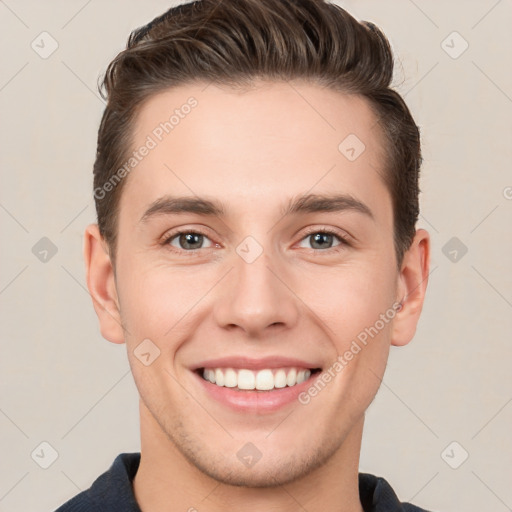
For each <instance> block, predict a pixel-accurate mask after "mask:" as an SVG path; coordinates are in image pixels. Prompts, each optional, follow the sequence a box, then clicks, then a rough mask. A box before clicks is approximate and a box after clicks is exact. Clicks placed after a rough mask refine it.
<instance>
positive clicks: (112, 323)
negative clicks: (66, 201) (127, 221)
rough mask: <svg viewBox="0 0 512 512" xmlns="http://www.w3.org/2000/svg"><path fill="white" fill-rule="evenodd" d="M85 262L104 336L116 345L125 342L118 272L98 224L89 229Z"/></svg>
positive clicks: (85, 246)
mask: <svg viewBox="0 0 512 512" xmlns="http://www.w3.org/2000/svg"><path fill="white" fill-rule="evenodd" d="M84 261H85V271H86V281H87V288H88V289H89V293H90V295H91V298H92V301H93V306H94V310H95V311H96V315H97V316H98V320H99V322H100V330H101V334H102V336H103V337H104V338H105V339H107V340H108V341H111V342H112V343H124V333H123V328H122V325H121V315H120V310H119V300H118V296H117V289H116V284H115V276H114V269H113V267H112V263H111V260H110V256H109V254H108V249H107V244H106V242H105V241H104V239H103V237H102V236H101V233H100V232H99V228H98V225H97V224H90V225H89V226H87V228H86V230H85V234H84Z"/></svg>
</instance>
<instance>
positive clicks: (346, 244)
mask: <svg viewBox="0 0 512 512" xmlns="http://www.w3.org/2000/svg"><path fill="white" fill-rule="evenodd" d="M318 233H322V234H326V235H333V236H334V237H336V238H337V239H338V241H339V242H340V243H339V244H338V245H336V246H334V247H329V248H327V249H311V250H312V251H315V252H318V253H322V252H323V253H329V254H332V253H333V252H338V251H342V250H343V249H345V248H346V247H351V244H350V242H349V241H348V238H347V237H345V236H343V235H341V234H340V233H339V232H337V231H336V230H334V229H332V228H328V227H325V228H321V229H319V228H311V229H309V230H308V231H307V232H306V233H305V234H304V236H303V237H302V238H301V239H300V241H301V242H302V241H303V240H304V239H306V238H308V237H309V236H311V235H316V234H318ZM184 234H187V235H202V236H204V237H206V238H208V235H207V234H206V233H203V232H202V231H200V230H197V231H194V230H187V229H184V230H181V231H175V232H172V233H171V234H169V235H167V236H165V237H164V239H163V240H162V242H161V244H162V245H163V246H167V247H168V248H169V249H170V250H171V251H173V252H177V253H182V252H186V253H189V254H190V255H192V256H198V255H199V254H198V253H199V251H200V249H190V250H186V249H176V248H175V247H172V246H171V245H170V242H171V241H172V240H173V239H174V238H176V237H178V236H180V235H184ZM207 249H209V247H207Z"/></svg>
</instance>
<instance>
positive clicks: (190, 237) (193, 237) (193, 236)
mask: <svg viewBox="0 0 512 512" xmlns="http://www.w3.org/2000/svg"><path fill="white" fill-rule="evenodd" d="M180 238H181V239H180V244H181V246H182V247H183V248H184V249H198V247H192V246H193V245H194V244H196V245H199V246H200V245H201V242H202V241H203V235H200V234H199V233H186V234H184V235H181V237H180Z"/></svg>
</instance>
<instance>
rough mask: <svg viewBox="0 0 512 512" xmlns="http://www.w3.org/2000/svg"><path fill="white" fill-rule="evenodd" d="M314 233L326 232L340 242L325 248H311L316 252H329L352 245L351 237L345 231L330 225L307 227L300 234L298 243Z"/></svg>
mask: <svg viewBox="0 0 512 512" xmlns="http://www.w3.org/2000/svg"><path fill="white" fill-rule="evenodd" d="M316 233H326V234H329V235H333V236H335V237H336V238H338V239H339V241H340V243H339V244H338V245H336V246H334V247H328V248H327V249H323V250H320V249H311V250H312V251H314V252H316V253H322V252H323V253H331V252H333V251H336V250H338V249H343V248H346V247H351V246H352V241H351V240H352V237H351V236H350V235H349V234H348V233H346V232H345V231H341V230H339V229H337V228H334V227H330V226H313V227H311V228H307V229H306V231H305V233H304V234H303V235H302V237H301V238H300V240H299V243H300V242H302V241H303V240H304V239H305V238H307V237H309V236H311V235H313V234H316Z"/></svg>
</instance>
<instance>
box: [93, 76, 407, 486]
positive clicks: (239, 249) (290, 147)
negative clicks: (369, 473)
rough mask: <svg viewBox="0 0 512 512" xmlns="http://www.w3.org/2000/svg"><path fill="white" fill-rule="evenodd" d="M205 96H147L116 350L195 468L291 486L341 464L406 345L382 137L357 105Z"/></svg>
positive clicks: (197, 88)
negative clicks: (391, 355) (124, 354)
mask: <svg viewBox="0 0 512 512" xmlns="http://www.w3.org/2000/svg"><path fill="white" fill-rule="evenodd" d="M205 87H206V86H205V84H196V85H193V86H192V85H188V86H186V87H179V88H174V89H171V90H168V91H165V92H163V93H160V94H158V95H156V96H153V97H152V98H151V99H150V100H149V101H148V102H147V103H146V104H145V105H144V106H143V108H142V110H141V112H140V115H139V117H138V119H137V124H136V129H135V136H134V144H133V146H134V149H137V148H140V147H141V146H143V145H146V146H152V147H151V148H150V149H149V150H148V151H147V152H146V151H142V152H144V153H147V154H146V155H145V156H144V157H143V158H141V159H140V161H139V162H138V163H137V165H136V167H134V169H133V170H132V171H131V172H130V174H129V176H127V177H126V178H125V179H126V180H127V181H126V183H125V185H124V189H123V192H122V196H121V201H120V205H119V223H118V245H117V252H116V269H115V295H116V308H118V309H119V315H120V317H119V318H120V324H122V327H123V329H122V330H121V329H120V328H119V333H118V334H115V333H114V334H113V332H114V331H115V327H114V328H112V330H111V331H110V332H109V334H107V335H106V337H108V338H109V339H111V341H117V342H119V341H125V342H126V345H127V351H128V357H129V361H130V365H131V368H132V372H133V375H134V379H135V382H136V385H137V387H138V390H139V393H140V396H141V400H142V403H143V407H144V408H145V410H146V411H147V414H148V415H150V416H151V418H152V420H153V422H154V428H155V429H159V430H160V433H161V432H163V433H164V434H165V436H166V437H167V439H169V440H171V441H172V443H173V444H174V446H175V447H176V448H177V449H178V450H179V452H181V454H182V455H183V456H184V457H185V458H186V459H187V460H188V461H189V462H190V463H192V464H193V465H194V466H195V467H196V468H198V469H200V470H201V471H202V472H203V473H205V474H207V475H209V476H212V477H213V478H215V479H217V480H219V481H222V482H225V483H231V484H236V485H248V486H271V485H281V484H283V483H286V482H290V481H293V480H295V479H297V478H299V477H301V476H304V475H306V474H308V473H310V472H311V471H313V470H314V469H316V468H318V467H320V466H321V465H322V464H324V463H325V462H326V461H327V460H329V459H330V458H332V457H334V456H335V455H336V454H337V453H339V451H340V450H341V447H342V446H343V443H344V441H345V440H346V439H347V437H348V436H349V434H350V432H351V431H353V429H354V428H356V426H358V425H360V424H361V419H362V418H363V415H364V411H365V410H366V408H367V407H368V405H369V404H370V402H371V401H372V400H373V398H374V396H375V394H376V392H377V389H378V386H379V384H380V378H381V377H382V375H383V373H384V368H385V365H386V360H387V356H388V352H389V346H390V344H391V343H394V342H396V343H397V344H399V341H398V337H399V333H398V330H397V322H399V315H401V314H403V312H400V313H396V309H393V304H395V306H396V303H397V301H399V300H400V299H401V298H402V296H403V294H404V290H405V288H404V286H403V284H404V282H403V279H402V278H403V276H402V275H401V274H400V272H399V271H398V270H397V269H396V259H395V250H394V245H393V212H392V204H391V196H390V193H389V191H388V190H387V188H386V186H385V184H384V181H383V177H382V173H383V163H384V162H383V156H382V155H383V151H382V138H381V133H380V131H379V126H378V124H376V118H375V116H374V114H373V113H372V111H371V109H370V108H369V105H368V104H367V102H366V101H365V100H364V99H362V98H360V97H357V96H348V95H344V94H341V93H339V92H334V91H328V90H325V89H322V88H320V87H318V86H315V85H312V84H305V83H296V84H294V85H293V87H292V86H291V85H290V84H288V83H265V84H259V87H257V88H253V89H251V90H247V91H244V92H241V91H234V90H232V89H228V88H226V89H221V88H218V87H215V86H214V85H209V86H208V87H206V88H205ZM191 96H192V97H193V98H194V99H195V101H193V102H189V103H188V104H189V105H192V104H194V106H192V107H191V108H184V107H183V106H184V105H187V100H188V99H189V98H190V97H191ZM175 109H178V110H179V113H178V114H177V116H176V117H175V119H174V120H173V126H172V129H169V126H167V130H168V133H166V131H165V130H164V129H163V128H162V125H160V123H164V122H165V121H166V120H168V119H169V117H170V115H171V114H172V112H173V111H174V110H175ZM177 119H179V120H178V121H177ZM159 127H160V129H158V128H159ZM148 136H149V137H150V139H151V140H152V141H153V142H154V144H153V143H151V142H149V143H148V141H149V139H148ZM347 137H349V138H348V139H346V138H347ZM345 139H346V140H345ZM340 144H341V145H340ZM363 144H364V146H363ZM178 198H179V199H178ZM107 321H108V320H104V321H103V322H107ZM410 322H414V324H415V319H413V320H410ZM105 330H106V328H105ZM409 330H410V329H409ZM364 333H366V336H365V334H364ZM369 333H371V334H369ZM395 338H396V339H395ZM144 340H146V341H144ZM363 340H365V341H363ZM141 343H142V345H141ZM356 346H357V347H359V350H357V348H355V347H356ZM349 352H350V353H351V354H352V356H350V354H349ZM336 361H338V363H339V364H336V363H335V362H336ZM340 367H341V369H340ZM295 374H296V375H297V377H298V381H297V378H294V375H295ZM326 375H330V378H328V377H326ZM205 377H206V378H205ZM207 379H210V380H212V381H214V382H210V380H207ZM320 381H322V383H323V384H319V382H320ZM254 386H257V387H258V388H261V389H252V390H251V389H250V388H253V387H254ZM239 388H242V389H239ZM269 388H272V389H269ZM315 390H316V391H315ZM258 458H259V460H258ZM253 460H256V461H257V462H256V463H253V462H252V461H253Z"/></svg>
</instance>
